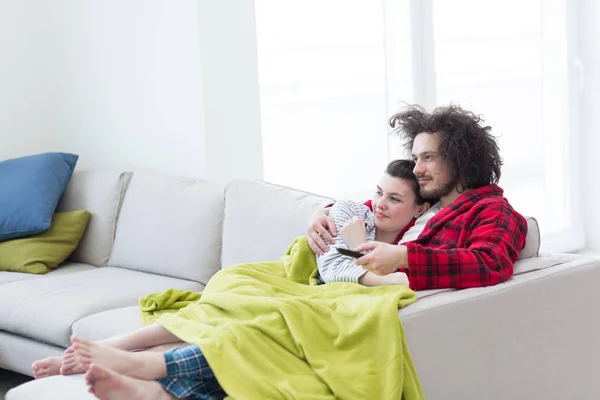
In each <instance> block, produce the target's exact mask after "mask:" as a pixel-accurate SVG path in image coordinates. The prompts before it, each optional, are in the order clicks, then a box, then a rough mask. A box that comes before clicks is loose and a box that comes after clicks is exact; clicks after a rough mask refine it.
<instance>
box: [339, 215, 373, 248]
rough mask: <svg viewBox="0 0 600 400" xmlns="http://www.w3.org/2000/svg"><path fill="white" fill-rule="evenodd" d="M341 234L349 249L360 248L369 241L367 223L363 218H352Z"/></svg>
mask: <svg viewBox="0 0 600 400" xmlns="http://www.w3.org/2000/svg"><path fill="white" fill-rule="evenodd" d="M340 234H341V235H342V239H344V242H346V244H347V245H348V247H349V248H351V249H353V248H355V247H358V246H360V245H361V244H363V243H364V242H366V241H367V230H366V228H365V221H364V220H363V219H362V218H358V217H352V219H351V220H349V221H348V222H346V223H345V224H344V226H343V227H342V230H341V232H340Z"/></svg>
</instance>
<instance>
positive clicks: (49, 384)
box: [6, 374, 97, 400]
mask: <svg viewBox="0 0 600 400" xmlns="http://www.w3.org/2000/svg"><path fill="white" fill-rule="evenodd" d="M33 399H44V400H97V397H96V396H94V395H93V394H91V393H88V391H87V385H86V383H85V378H84V375H83V374H78V375H69V376H62V375H57V376H49V377H47V378H44V379H34V380H32V381H29V382H27V383H24V384H22V385H20V386H17V387H16V388H14V389H11V390H10V391H9V392H8V393H7V394H6V400H33Z"/></svg>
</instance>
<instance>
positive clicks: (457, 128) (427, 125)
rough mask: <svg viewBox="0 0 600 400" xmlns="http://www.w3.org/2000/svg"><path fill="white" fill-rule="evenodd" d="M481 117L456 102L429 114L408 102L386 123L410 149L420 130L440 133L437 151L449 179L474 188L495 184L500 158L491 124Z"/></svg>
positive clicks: (497, 178)
mask: <svg viewBox="0 0 600 400" xmlns="http://www.w3.org/2000/svg"><path fill="white" fill-rule="evenodd" d="M483 122H484V121H483V119H482V117H481V116H479V115H475V114H474V113H472V112H471V111H467V110H463V109H462V108H461V107H460V106H458V105H456V104H450V105H449V106H447V107H438V108H436V109H435V110H433V113H431V114H429V113H427V112H426V111H425V109H424V108H423V107H421V106H418V105H410V106H407V107H406V108H405V109H403V110H401V111H400V112H398V113H397V114H394V115H393V116H392V117H391V118H390V120H389V123H390V126H391V127H392V128H394V133H396V134H398V135H399V136H400V137H402V138H404V139H407V143H406V148H407V149H408V150H409V151H411V149H412V147H413V143H414V141H415V137H416V136H417V135H418V134H419V133H422V132H427V133H435V132H439V133H440V146H439V150H438V151H439V153H440V154H441V156H442V159H443V160H444V162H445V163H446V165H447V166H448V167H449V168H450V169H451V172H452V178H453V181H455V182H457V183H459V184H460V186H461V187H462V189H475V188H479V187H482V186H486V185H490V184H493V183H498V181H499V180H500V168H501V166H502V158H501V157H500V154H499V151H498V143H497V142H496V138H495V137H494V136H492V134H491V132H490V131H491V127H489V126H483V124H482V123H483Z"/></svg>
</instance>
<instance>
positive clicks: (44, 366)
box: [31, 356, 62, 379]
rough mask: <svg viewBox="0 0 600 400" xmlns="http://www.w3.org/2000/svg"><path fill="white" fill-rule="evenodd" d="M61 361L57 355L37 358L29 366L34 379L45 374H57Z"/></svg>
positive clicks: (45, 375)
mask: <svg viewBox="0 0 600 400" xmlns="http://www.w3.org/2000/svg"><path fill="white" fill-rule="evenodd" d="M61 363H62V357H58V356H56V357H47V358H43V359H41V360H37V361H36V362H34V363H33V365H32V366H31V369H32V370H33V376H34V377H35V379H41V378H45V377H47V376H52V375H58V374H59V372H60V365H61Z"/></svg>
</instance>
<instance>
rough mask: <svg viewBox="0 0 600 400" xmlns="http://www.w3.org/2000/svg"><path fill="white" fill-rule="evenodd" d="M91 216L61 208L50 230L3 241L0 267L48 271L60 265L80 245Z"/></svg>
mask: <svg viewBox="0 0 600 400" xmlns="http://www.w3.org/2000/svg"><path fill="white" fill-rule="evenodd" d="M89 220H90V213H89V211H85V210H81V211H69V212H59V213H55V214H54V216H53V217H52V225H51V227H50V229H49V230H48V231H46V232H44V233H42V234H40V235H36V236H30V237H27V238H21V239H13V240H7V241H5V242H0V271H14V272H28V273H30V274H45V273H46V272H48V271H50V270H52V269H54V268H56V267H58V266H59V265H60V263H62V262H63V261H65V260H66V259H67V257H69V256H70V255H71V253H72V252H73V251H74V250H75V249H76V248H77V245H78V244H79V241H80V240H81V237H82V236H83V233H84V232H85V228H86V227H87V224H88V221H89Z"/></svg>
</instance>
